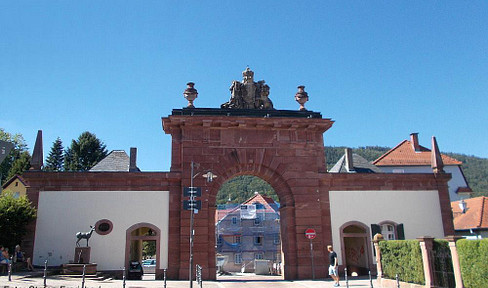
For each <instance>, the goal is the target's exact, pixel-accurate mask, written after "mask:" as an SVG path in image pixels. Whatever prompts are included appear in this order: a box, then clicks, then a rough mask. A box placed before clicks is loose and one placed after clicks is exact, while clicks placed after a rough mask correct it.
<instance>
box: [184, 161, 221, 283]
mask: <svg viewBox="0 0 488 288" xmlns="http://www.w3.org/2000/svg"><path fill="white" fill-rule="evenodd" d="M194 166H195V163H194V162H193V161H191V178H190V189H189V190H190V191H191V192H190V203H191V204H190V267H189V268H190V270H189V273H188V274H189V278H190V279H189V280H190V288H193V240H194V237H195V230H194V229H193V226H194V218H195V207H196V202H197V201H196V194H195V191H196V189H195V187H193V179H194V178H195V177H196V176H198V175H199V174H200V173H201V172H199V173H197V174H196V175H194ZM202 176H203V177H205V178H206V179H207V182H212V181H213V179H214V178H217V175H215V174H213V173H212V172H211V171H207V173H205V174H203V175H202Z"/></svg>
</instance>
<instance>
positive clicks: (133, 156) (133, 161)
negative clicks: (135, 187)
mask: <svg viewBox="0 0 488 288" xmlns="http://www.w3.org/2000/svg"><path fill="white" fill-rule="evenodd" d="M139 171H141V170H139V168H137V148H136V147H131V148H130V158H129V172H139Z"/></svg>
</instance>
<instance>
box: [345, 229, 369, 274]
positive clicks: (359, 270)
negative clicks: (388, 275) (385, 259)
mask: <svg viewBox="0 0 488 288" xmlns="http://www.w3.org/2000/svg"><path fill="white" fill-rule="evenodd" d="M341 235H342V237H341V238H342V247H343V249H342V251H343V252H342V254H343V255H342V256H343V257H342V259H343V261H344V263H343V266H344V267H345V268H347V271H348V274H349V276H359V275H368V271H369V270H370V264H371V257H370V252H369V236H368V235H369V233H368V227H367V226H365V225H364V224H362V223H359V222H357V223H349V224H345V225H344V226H343V227H342V229H341Z"/></svg>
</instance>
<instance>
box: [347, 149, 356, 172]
mask: <svg viewBox="0 0 488 288" xmlns="http://www.w3.org/2000/svg"><path fill="white" fill-rule="evenodd" d="M345 150H346V151H345V155H346V170H347V172H353V171H354V163H353V161H352V150H351V148H346V149H345Z"/></svg>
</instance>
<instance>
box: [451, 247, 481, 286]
mask: <svg viewBox="0 0 488 288" xmlns="http://www.w3.org/2000/svg"><path fill="white" fill-rule="evenodd" d="M456 246H457V249H458V255H459V263H460V265H461V274H462V276H463V282H464V287H466V288H474V287H476V288H488V239H484V240H459V241H458V242H457V243H456Z"/></svg>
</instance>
